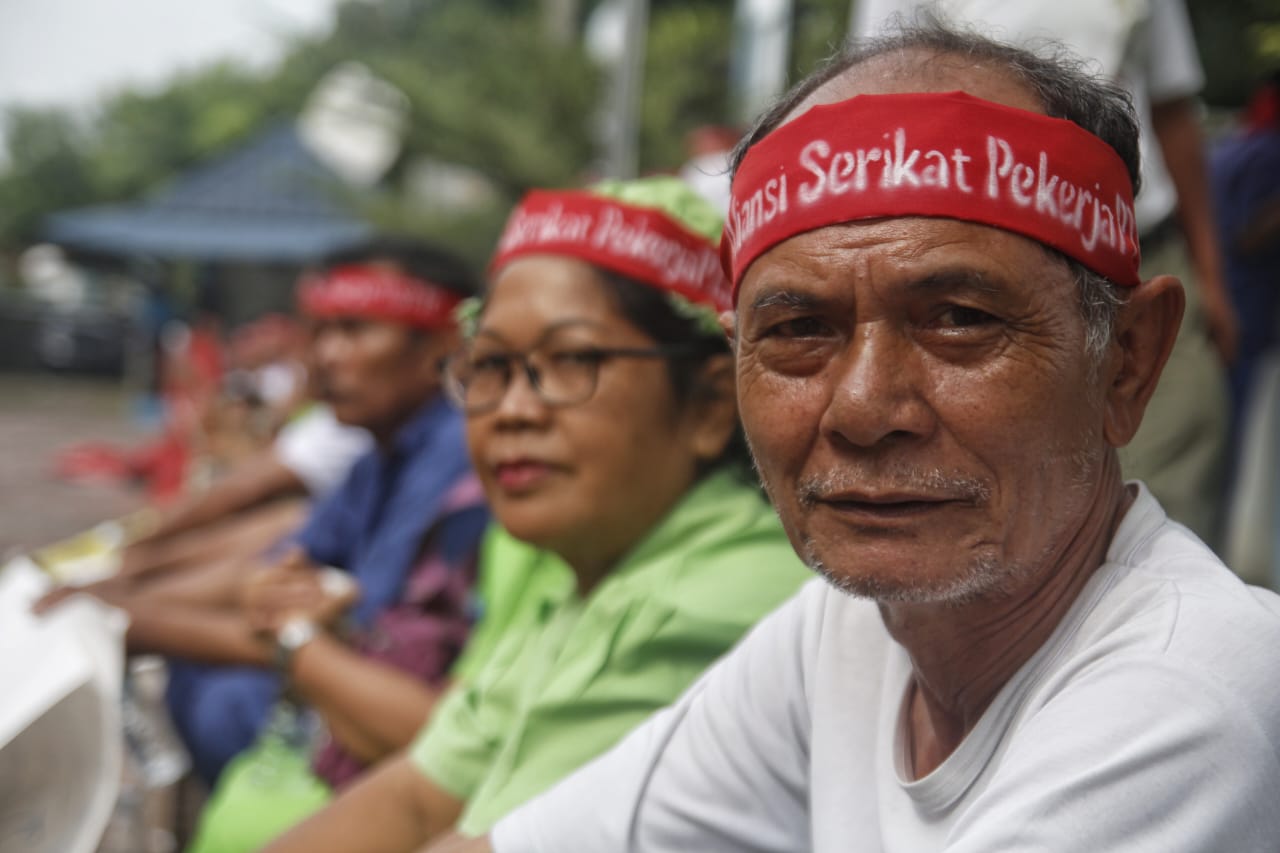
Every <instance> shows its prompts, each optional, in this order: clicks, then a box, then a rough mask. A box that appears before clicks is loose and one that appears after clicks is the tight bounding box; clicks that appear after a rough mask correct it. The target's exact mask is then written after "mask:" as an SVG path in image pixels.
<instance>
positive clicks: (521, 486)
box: [493, 459, 555, 494]
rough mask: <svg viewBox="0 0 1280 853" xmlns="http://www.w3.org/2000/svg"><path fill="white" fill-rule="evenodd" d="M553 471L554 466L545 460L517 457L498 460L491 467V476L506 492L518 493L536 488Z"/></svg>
mask: <svg viewBox="0 0 1280 853" xmlns="http://www.w3.org/2000/svg"><path fill="white" fill-rule="evenodd" d="M554 471H555V468H554V467H553V466H551V465H550V464H548V463H546V462H540V461H538V460H535V459H517V460H513V461H511V462H499V463H498V464H497V465H495V466H494V468H493V476H494V480H495V481H496V482H497V484H498V487H499V488H501V489H502V490H504V491H506V492H511V493H515V494H519V493H521V492H529V491H532V490H534V489H536V488H537V487H538V486H540V485H542V484H543V483H544V482H545V481H546V480H547V478H548V477H550V476H551V474H552V473H553V472H554Z"/></svg>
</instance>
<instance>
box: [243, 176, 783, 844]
mask: <svg viewBox="0 0 1280 853" xmlns="http://www.w3.org/2000/svg"><path fill="white" fill-rule="evenodd" d="M719 231H720V220H719V217H718V216H717V215H716V213H715V212H714V211H713V210H712V209H711V208H710V207H709V206H708V205H707V204H706V203H705V202H703V201H702V200H701V199H700V198H699V197H698V196H696V195H694V194H693V193H692V191H690V190H689V189H688V188H687V187H686V186H685V185H684V184H682V183H680V182H679V181H677V180H675V179H672V178H649V179H644V180H640V181H634V182H626V183H609V184H601V185H597V186H595V187H593V188H592V189H591V190H589V191H585V192H579V191H574V192H534V193H532V194H530V195H529V196H527V197H526V198H525V200H524V201H523V202H522V203H521V204H520V206H519V207H518V208H517V209H516V210H515V212H514V213H513V214H512V216H511V218H510V220H509V221H508V224H507V228H506V230H505V232H504V234H503V236H502V239H501V241H500V243H499V245H498V249H497V252H496V254H495V257H494V260H493V263H492V265H491V268H490V273H491V287H490V291H489V295H488V298H487V299H486V300H485V302H484V304H483V306H481V307H480V309H479V311H478V313H477V314H476V316H475V317H474V323H473V326H474V327H473V328H472V329H471V331H470V333H469V336H468V340H467V342H466V344H465V345H464V346H463V348H462V350H461V351H460V352H458V353H457V354H456V355H455V356H453V357H452V358H451V359H450V360H449V362H448V365H447V368H446V371H447V372H446V385H447V387H448V389H449V392H450V394H451V395H452V396H453V398H454V399H455V401H456V402H457V403H458V405H459V407H460V408H461V409H462V411H463V412H464V414H465V415H466V419H467V438H468V443H469V446H470V451H471V456H472V460H473V463H474V467H475V470H476V472H477V474H478V475H479V477H480V479H481V482H482V483H483V485H484V489H485V492H486V495H487V497H488V500H489V502H490V505H491V507H492V510H493V513H494V517H495V518H496V520H497V521H498V522H500V524H501V525H502V527H503V528H504V529H505V532H504V533H500V534H498V535H496V536H494V537H491V538H490V539H489V540H488V541H487V542H486V543H485V547H484V553H483V557H482V570H481V571H482V581H481V583H482V584H486V583H493V584H496V586H497V588H498V589H499V592H498V593H497V594H496V596H495V602H494V603H495V606H503V605H505V606H506V608H507V610H506V611H504V613H503V614H501V616H500V618H497V619H496V620H495V622H497V623H500V624H501V625H502V626H503V628H502V631H501V633H497V634H495V633H492V632H491V631H490V629H491V628H492V625H493V623H490V624H488V625H485V623H483V622H482V626H483V627H482V629H481V631H480V633H479V635H478V636H476V637H475V643H474V645H473V647H472V648H471V649H470V650H469V652H468V658H467V661H466V666H465V672H466V675H465V676H464V677H463V678H462V679H461V681H460V682H459V684H458V685H457V686H456V687H455V688H454V689H453V690H452V691H451V692H450V693H449V694H448V695H446V696H445V698H444V699H443V700H441V702H440V704H439V705H438V706H437V707H436V709H435V711H434V713H433V715H432V718H431V721H430V722H429V723H428V725H427V726H426V727H425V728H424V730H423V731H422V733H420V735H419V737H418V739H417V741H416V742H415V743H414V744H413V745H412V747H411V748H410V749H409V751H408V752H407V754H405V755H404V756H402V757H400V758H397V759H393V760H391V761H389V762H387V763H386V764H384V765H382V766H381V767H379V768H377V769H376V770H374V771H373V772H372V773H370V774H369V775H368V776H367V777H365V778H364V779H362V780H361V781H359V782H357V783H356V784H355V785H353V786H352V787H351V788H349V789H348V790H347V791H346V792H344V793H343V794H342V795H341V796H339V797H338V799H337V800H336V801H335V802H334V803H332V804H330V805H329V806H328V807H327V808H326V809H325V810H323V811H322V812H320V813H319V814H317V815H315V816H313V817H312V818H310V819H309V820H308V821H306V822H305V823H303V824H301V825H299V826H298V827H295V829H294V830H293V831H291V832H290V833H288V834H286V835H285V836H283V837H282V838H281V839H279V840H278V841H277V842H276V843H275V844H273V845H271V846H270V847H269V848H268V849H269V850H270V851H277V853H279V851H303V850H305V851H308V853H314V851H328V850H333V851H338V850H344V851H345V850H356V849H358V850H363V851H384V850H386V851H391V850H404V851H408V850H416V849H418V848H419V847H420V846H421V845H422V844H423V843H425V842H427V841H429V840H430V839H432V838H434V837H436V836H438V835H440V834H442V833H444V832H446V831H448V830H450V829H451V828H454V827H456V828H457V829H458V830H459V831H460V832H462V833H464V834H475V833H480V832H483V831H484V830H486V829H487V828H488V827H489V826H490V825H491V824H492V823H493V822H495V821H496V820H497V819H498V818H499V817H501V816H502V815H504V814H505V813H506V812H508V811H510V810H511V809H513V808H514V807H516V806H518V805H520V804H521V803H523V802H524V801H525V800H527V799H529V798H531V797H533V796H535V795H536V794H538V793H539V792H541V791H542V790H544V789H546V788H548V787H550V786H551V784H552V783H554V782H555V781H557V780H558V779H560V778H561V777H563V776H565V775H567V774H568V773H569V772H570V771H572V770H573V769H575V768H576V767H578V766H579V765H581V764H583V763H585V762H587V761H589V760H590V759H591V758H593V757H594V756H596V755H598V754H600V753H602V752H604V751H605V750H606V749H608V748H609V747H610V746H612V745H613V744H614V743H615V742H617V741H618V740H619V739H621V738H622V736H623V735H624V734H626V733H627V731H629V730H630V729H631V728H633V727H634V726H635V725H636V724H637V723H639V722H641V721H642V720H643V719H644V718H645V717H647V716H648V715H649V714H650V713H652V712H654V711H656V710H658V709H659V708H662V707H663V706H665V705H667V704H669V703H670V702H672V701H673V700H674V699H675V698H676V697H677V696H678V695H679V694H680V693H681V692H682V691H683V690H684V689H685V688H686V687H688V686H689V685H690V684H691V683H692V682H693V681H694V680H695V679H696V678H697V676H698V675H699V674H700V673H701V672H702V670H704V669H705V668H706V667H707V666H708V665H709V664H710V663H711V662H712V661H713V660H714V659H715V658H717V657H718V656H719V655H720V654H722V653H723V652H725V651H726V650H727V649H728V648H729V647H730V646H731V645H732V644H733V643H734V642H735V641H736V640H737V639H738V638H739V637H740V636H741V635H742V634H743V633H745V632H746V631H747V629H748V628H750V627H751V625H752V624H754V623H755V622H756V621H757V620H758V619H759V618H760V617H762V616H763V615H764V614H765V613H766V612H768V611H769V610H771V609H772V608H773V607H774V606H776V605H777V604H779V603H781V602H782V601H783V600H784V599H785V598H787V597H788V596H789V595H790V594H791V593H792V592H794V591H795V590H796V589H797V588H798V587H799V585H800V584H801V583H803V581H804V580H805V579H806V578H807V576H808V573H807V571H806V570H805V569H804V568H803V567H802V566H801V564H800V562H799V560H798V559H797V558H796V557H795V555H794V553H793V552H792V550H791V547H790V545H789V544H788V542H787V540H786V537H785V535H784V533H783V532H782V528H781V526H780V525H779V523H778V521H777V518H776V516H775V515H774V513H773V511H772V509H771V508H770V507H769V505H768V504H767V503H766V501H765V499H764V497H763V496H762V495H761V493H760V490H759V488H758V486H757V485H756V484H755V482H754V478H753V476H752V474H751V472H750V467H749V461H748V459H747V455H746V447H745V444H744V442H743V439H742V435H741V432H740V428H739V426H738V419H737V411H736V406H735V395H734V387H733V371H732V364H731V355H730V351H729V347H728V343H727V341H726V338H725V335H724V333H723V331H722V330H721V329H720V328H719V326H718V324H717V322H716V315H717V312H719V311H721V310H723V309H725V308H727V307H728V299H729V295H728V294H729V291H728V283H727V281H725V279H724V275H723V273H722V272H721V269H720V264H719V261H718V254H717V250H716V245H717V243H716V241H717V238H718V236H719ZM555 561H563V564H564V565H567V566H568V569H569V570H568V571H563V573H562V574H559V575H555V574H554V572H550V571H548V568H547V566H548V563H549V562H555ZM535 577H536V578H540V579H542V580H539V581H538V582H537V583H529V584H528V585H527V586H526V587H525V588H524V589H523V590H522V592H521V595H520V598H519V601H518V603H514V604H513V599H512V596H511V595H509V594H508V595H503V593H502V591H505V590H509V589H512V588H517V587H519V586H520V585H521V583H522V579H528V578H535ZM548 578H550V579H551V580H550V582H546V579H548ZM488 615H496V614H487V615H486V621H488Z"/></svg>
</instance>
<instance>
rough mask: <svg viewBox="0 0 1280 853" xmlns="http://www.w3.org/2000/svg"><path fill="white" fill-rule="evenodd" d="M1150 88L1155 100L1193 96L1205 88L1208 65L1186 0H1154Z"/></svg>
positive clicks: (1149, 29)
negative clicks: (1203, 65) (1198, 48)
mask: <svg viewBox="0 0 1280 853" xmlns="http://www.w3.org/2000/svg"><path fill="white" fill-rule="evenodd" d="M1150 2H1151V16H1150V18H1149V19H1148V21H1147V44H1146V67H1145V77H1146V88H1147V96H1148V98H1149V99H1150V101H1151V103H1152V104H1162V103H1166V102H1168V101H1174V100H1178V99H1180V98H1189V97H1191V96H1193V95H1195V94H1196V93H1198V92H1199V91H1200V90H1201V89H1202V88H1204V69H1203V68H1201V66H1200V54H1199V53H1198V52H1197V51H1196V41H1195V35H1194V34H1193V33H1192V30H1191V21H1190V20H1189V19H1188V18H1187V9H1186V5H1185V4H1184V3H1183V0H1150Z"/></svg>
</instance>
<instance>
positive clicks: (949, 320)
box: [939, 305, 997, 329]
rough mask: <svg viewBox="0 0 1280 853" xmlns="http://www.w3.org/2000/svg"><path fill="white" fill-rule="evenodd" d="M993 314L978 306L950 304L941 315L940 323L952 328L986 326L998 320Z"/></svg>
mask: <svg viewBox="0 0 1280 853" xmlns="http://www.w3.org/2000/svg"><path fill="white" fill-rule="evenodd" d="M996 319H997V318H996V317H995V315H993V314H988V313H987V312H986V311H982V310H980V309H978V308H970V307H968V306H966V305H949V306H947V308H946V309H945V310H944V311H943V312H942V313H941V314H940V315H939V325H941V326H944V327H950V328H960V329H963V328H970V327H973V326H985V325H988V324H990V323H994V322H996Z"/></svg>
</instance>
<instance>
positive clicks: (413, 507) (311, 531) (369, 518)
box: [298, 396, 471, 627]
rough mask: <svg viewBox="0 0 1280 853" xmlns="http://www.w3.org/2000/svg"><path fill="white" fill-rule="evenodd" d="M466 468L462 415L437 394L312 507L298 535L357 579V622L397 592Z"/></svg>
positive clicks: (367, 619) (315, 554)
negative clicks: (387, 445) (385, 444)
mask: <svg viewBox="0 0 1280 853" xmlns="http://www.w3.org/2000/svg"><path fill="white" fill-rule="evenodd" d="M470 472H471V467H470V462H469V460H468V457H467V447H466V438H465V435H464V432H463V420H462V416H461V414H459V412H458V411H457V410H456V409H454V408H453V407H452V406H451V405H450V404H449V403H448V401H447V400H445V399H444V398H443V397H442V396H437V397H435V398H434V399H432V400H431V401H429V402H427V403H426V404H424V405H423V407H422V408H421V409H420V410H419V411H418V413H417V414H416V415H414V417H413V419H412V420H410V421H409V423H407V424H405V426H404V427H402V428H401V429H400V432H399V433H397V434H396V437H395V440H394V442H393V443H392V445H391V447H390V449H384V448H375V449H374V450H371V451H370V452H369V453H367V454H365V455H364V456H362V457H361V458H360V459H359V460H357V461H356V463H355V465H353V466H352V468H351V472H350V473H349V474H348V475H347V479H346V480H345V481H344V482H343V484H342V485H341V486H339V487H338V489H337V490H336V491H334V492H333V493H332V494H330V495H329V496H328V497H327V498H325V499H324V500H323V501H321V502H320V503H319V504H317V505H316V506H315V508H314V509H313V510H312V512H311V515H310V517H309V518H308V519H307V523H306V525H305V526H304V527H303V529H302V532H301V533H300V534H299V535H298V542H299V544H300V545H302V547H303V548H304V549H305V550H306V552H307V554H308V556H310V558H311V559H312V560H314V561H315V562H317V563H321V564H324V565H330V566H337V567H339V568H342V569H346V570H347V571H349V572H351V574H352V575H353V576H354V577H355V579H356V580H357V581H359V583H360V587H361V590H362V596H361V599H360V602H359V604H358V605H357V606H356V607H355V609H354V610H353V615H354V617H355V619H356V621H357V622H358V623H359V624H360V625H361V626H364V627H368V626H369V625H370V623H371V622H372V620H373V617H374V616H375V615H376V614H377V613H378V612H379V611H381V610H383V609H385V608H386V607H388V606H390V605H391V604H392V603H393V602H395V601H396V600H398V598H399V597H400V593H401V590H402V588H403V586H404V583H405V579H406V578H407V577H408V574H409V571H410V569H411V568H412V566H413V563H414V560H415V559H416V558H417V556H418V554H419V552H420V551H421V549H422V544H423V540H424V538H425V536H426V534H427V532H428V531H429V530H430V529H431V527H432V526H433V525H434V524H435V523H436V522H437V521H438V520H439V519H440V516H441V513H442V511H444V510H445V498H446V496H447V494H448V493H449V491H450V489H451V488H453V486H454V485H455V484H456V483H458V482H459V481H460V480H461V479H462V478H464V477H467V476H469V475H470Z"/></svg>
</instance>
